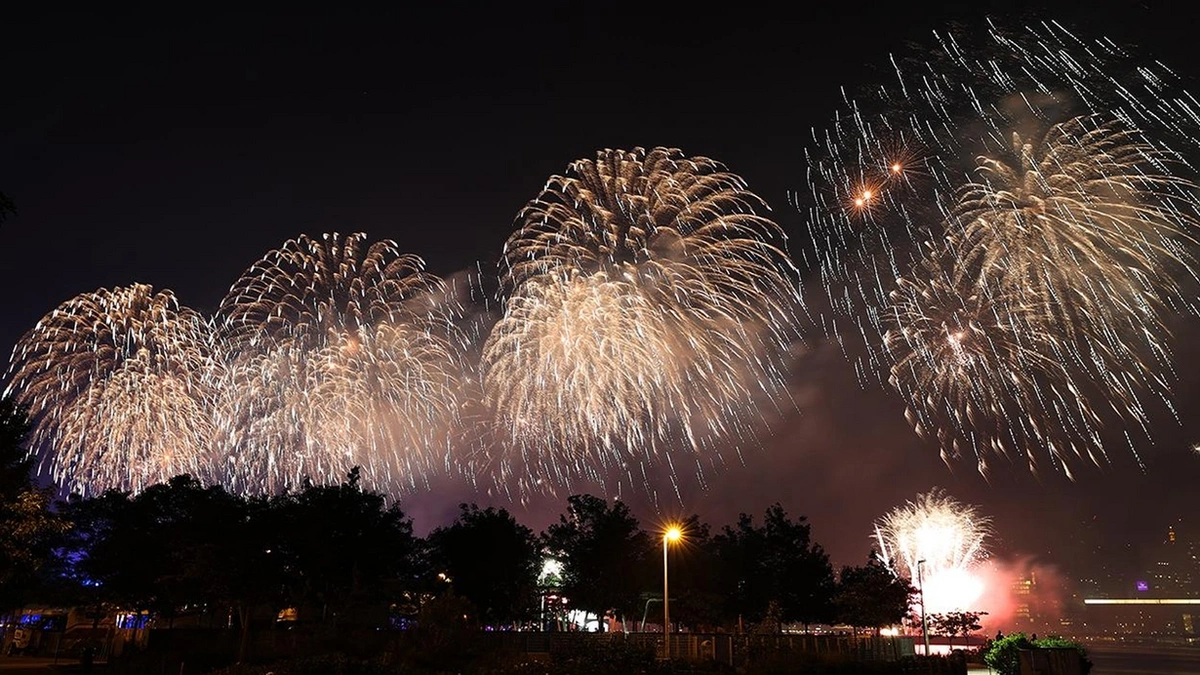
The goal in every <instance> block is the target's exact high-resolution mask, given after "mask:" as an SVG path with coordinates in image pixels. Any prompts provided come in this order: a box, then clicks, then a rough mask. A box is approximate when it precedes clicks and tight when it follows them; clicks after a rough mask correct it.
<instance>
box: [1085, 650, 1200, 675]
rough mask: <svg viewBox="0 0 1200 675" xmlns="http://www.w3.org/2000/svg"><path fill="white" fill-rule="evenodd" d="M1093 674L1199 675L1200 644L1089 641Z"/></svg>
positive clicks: (1089, 654)
mask: <svg viewBox="0 0 1200 675" xmlns="http://www.w3.org/2000/svg"><path fill="white" fill-rule="evenodd" d="M1087 650H1088V656H1089V657H1090V658H1091V660H1092V663H1093V664H1095V665H1094V667H1093V668H1092V672H1091V675H1200V646H1196V645H1192V646H1175V645H1151V644H1131V645H1124V644H1113V643H1104V644H1098V645H1091V644H1088V645H1087Z"/></svg>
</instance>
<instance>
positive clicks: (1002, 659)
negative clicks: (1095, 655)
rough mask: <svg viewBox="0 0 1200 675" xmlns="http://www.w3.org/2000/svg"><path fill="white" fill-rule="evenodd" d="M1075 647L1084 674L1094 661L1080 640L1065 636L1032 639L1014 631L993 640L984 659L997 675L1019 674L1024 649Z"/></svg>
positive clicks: (1085, 674)
mask: <svg viewBox="0 0 1200 675" xmlns="http://www.w3.org/2000/svg"><path fill="white" fill-rule="evenodd" d="M1037 648H1043V649H1056V648H1057V649H1062V648H1067V649H1074V650H1076V651H1077V652H1079V665H1080V671H1079V672H1081V673H1083V674H1084V675H1087V673H1088V672H1089V671H1090V670H1091V669H1092V662H1091V661H1090V660H1088V658H1087V650H1085V649H1084V648H1083V647H1082V646H1081V645H1080V644H1079V643H1078V642H1074V641H1072V640H1068V639H1066V638H1063V637H1058V636H1051V637H1047V638H1042V639H1040V640H1036V641H1031V640H1030V639H1029V638H1027V637H1025V634H1024V633H1013V634H1012V635H1006V636H1004V637H1002V638H1000V639H999V640H996V641H994V642H992V645H991V647H990V648H989V649H988V650H987V653H985V654H984V655H983V660H984V662H985V663H987V664H988V667H989V668H991V669H992V670H994V671H996V673H997V675H1017V674H1018V673H1020V672H1021V656H1020V654H1021V650H1023V649H1037Z"/></svg>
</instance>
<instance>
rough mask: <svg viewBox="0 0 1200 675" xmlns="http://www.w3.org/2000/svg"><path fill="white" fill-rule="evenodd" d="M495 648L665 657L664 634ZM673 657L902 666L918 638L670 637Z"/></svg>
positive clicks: (501, 640) (575, 637)
mask: <svg viewBox="0 0 1200 675" xmlns="http://www.w3.org/2000/svg"><path fill="white" fill-rule="evenodd" d="M484 635H485V636H486V638H485V640H486V641H487V642H489V643H491V644H492V645H494V646H496V647H500V648H503V649H508V650H510V651H517V652H524V653H526V654H565V653H569V652H571V651H577V650H580V649H586V648H589V647H600V646H603V645H608V644H612V643H614V642H617V641H623V642H625V643H626V644H631V645H634V646H637V647H641V648H644V649H646V650H648V651H653V652H654V653H656V654H658V655H659V657H660V658H661V657H663V656H664V654H665V652H664V650H663V634H662V633H577V632H549V633H541V632H496V633H485V634H484ZM668 637H669V640H670V657H671V658H673V659H683V660H690V661H720V662H723V663H728V664H730V665H738V664H740V663H743V662H744V661H745V659H746V658H747V657H748V656H749V655H750V654H753V653H755V652H773V651H791V652H798V653H809V654H835V655H842V656H845V657H846V658H848V659H852V660H856V661H898V660H900V659H902V658H904V657H906V656H913V654H914V650H913V638H911V637H891V636H845V635H793V634H774V635H749V634H743V635H736V634H732V633H671V634H670V635H669V636H668Z"/></svg>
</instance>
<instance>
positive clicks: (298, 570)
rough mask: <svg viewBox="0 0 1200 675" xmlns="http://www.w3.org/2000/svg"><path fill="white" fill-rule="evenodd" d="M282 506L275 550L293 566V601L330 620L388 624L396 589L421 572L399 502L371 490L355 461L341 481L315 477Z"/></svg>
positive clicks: (408, 523)
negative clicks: (389, 502)
mask: <svg viewBox="0 0 1200 675" xmlns="http://www.w3.org/2000/svg"><path fill="white" fill-rule="evenodd" d="M275 508H276V509H277V513H276V517H277V518H278V531H277V537H276V541H277V544H276V546H275V547H274V548H273V549H272V551H273V552H272V555H277V556H278V557H279V559H280V561H281V564H282V565H283V566H284V569H286V570H287V579H286V587H287V589H288V592H289V596H290V598H291V601H292V603H293V604H294V605H295V606H297V607H299V608H301V609H302V610H304V609H305V608H307V609H311V610H314V611H316V612H319V617H320V619H321V620H322V621H324V622H327V623H328V624H329V625H330V626H333V625H336V624H337V623H338V622H339V621H342V622H344V621H345V620H350V621H359V622H363V623H375V624H378V623H382V622H383V620H384V613H385V612H386V609H387V605H388V601H389V600H390V599H392V598H391V597H390V595H392V594H393V593H396V592H398V586H401V585H403V584H404V583H405V582H406V581H407V580H410V579H411V578H412V576H413V574H414V571H415V570H414V557H415V553H416V551H417V539H416V538H415V537H414V536H413V532H412V521H411V520H409V519H408V518H407V517H406V516H405V514H404V511H403V510H401V508H400V505H399V504H398V503H393V504H392V505H390V506H389V505H387V499H386V497H385V496H384V495H383V494H380V493H377V492H371V491H367V490H364V489H363V488H362V486H361V485H359V472H358V469H357V468H355V469H353V470H351V471H350V473H349V474H348V475H347V477H346V480H345V482H343V483H342V484H340V485H312V484H308V485H306V486H305V487H304V489H302V490H300V491H299V492H296V493H294V494H287V495H284V496H282V497H280V498H278V499H277V500H276V503H275Z"/></svg>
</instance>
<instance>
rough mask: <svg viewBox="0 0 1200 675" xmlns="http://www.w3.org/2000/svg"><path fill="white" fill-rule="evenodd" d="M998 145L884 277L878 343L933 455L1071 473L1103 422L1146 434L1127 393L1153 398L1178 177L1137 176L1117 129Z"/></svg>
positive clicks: (1132, 144)
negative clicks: (930, 235)
mask: <svg viewBox="0 0 1200 675" xmlns="http://www.w3.org/2000/svg"><path fill="white" fill-rule="evenodd" d="M1013 144H1014V145H1013V152H1012V156H1013V158H1014V162H1013V163H1012V164H1009V163H1006V162H1005V161H1003V160H1001V159H997V158H994V157H981V158H980V159H979V163H980V168H981V172H980V174H981V176H982V177H983V178H984V179H985V180H984V181H983V182H978V183H971V184H968V185H966V186H964V187H963V188H962V189H961V190H960V192H959V195H958V200H957V205H956V207H955V209H954V211H953V220H951V221H950V226H949V227H948V234H947V238H946V243H945V244H944V245H942V246H941V247H939V248H937V249H935V250H933V251H931V252H930V253H929V254H928V256H927V258H926V262H924V263H922V264H918V266H917V267H916V268H915V269H914V270H913V273H912V274H911V275H910V277H911V278H902V279H901V280H900V284H899V288H898V290H897V291H895V292H894V293H893V295H892V301H893V311H894V312H895V315H894V321H893V322H892V326H893V328H892V329H891V330H889V331H888V333H887V334H886V335H885V345H886V347H887V349H888V350H889V352H890V353H891V355H892V356H893V357H894V359H895V361H894V365H893V366H892V371H891V372H892V376H891V377H892V383H893V384H894V385H895V386H896V387H897V388H898V389H899V390H900V391H901V392H902V393H903V394H904V396H905V398H906V400H907V401H908V403H909V415H910V417H911V418H913V419H914V422H915V426H916V428H917V429H918V430H919V431H932V430H936V432H937V438H938V439H939V441H940V443H941V445H942V452H943V456H944V457H945V458H947V459H949V458H951V457H954V456H958V455H960V454H963V453H966V452H967V451H968V449H969V451H970V452H971V453H972V454H973V455H974V457H975V459H976V461H977V462H978V463H979V465H980V469H981V470H982V471H986V469H987V464H988V462H987V460H988V455H989V454H990V453H997V454H1001V455H1005V456H1010V455H1014V454H1017V455H1021V456H1023V457H1024V459H1025V461H1026V462H1027V463H1028V465H1029V466H1030V468H1032V469H1033V470H1035V471H1036V470H1037V469H1038V468H1039V465H1040V463H1041V461H1042V459H1043V458H1045V459H1046V460H1048V462H1049V463H1050V465H1051V466H1053V467H1055V468H1058V469H1061V470H1063V471H1065V472H1066V473H1067V475H1071V464H1072V462H1073V461H1074V460H1076V459H1077V458H1086V459H1087V460H1089V461H1091V462H1093V463H1097V464H1099V463H1102V462H1106V461H1107V459H1108V458H1107V456H1106V455H1105V454H1104V453H1105V449H1104V444H1103V442H1102V439H1101V436H1100V433H1099V429H1100V428H1101V427H1102V426H1103V425H1104V420H1105V419H1111V418H1113V417H1114V415H1115V418H1117V419H1124V420H1126V421H1127V422H1128V423H1130V424H1134V425H1136V426H1138V427H1140V429H1141V430H1142V433H1143V434H1145V435H1147V436H1148V435H1149V425H1150V422H1149V419H1148V417H1147V414H1146V411H1145V407H1144V405H1143V404H1142V403H1141V396H1142V395H1143V394H1145V393H1152V394H1154V395H1157V396H1159V397H1161V398H1163V400H1164V401H1167V400H1168V399H1167V394H1168V392H1169V382H1168V381H1167V379H1166V378H1164V377H1163V376H1162V375H1161V374H1160V373H1162V372H1164V371H1166V372H1170V369H1171V364H1170V355H1169V353H1168V351H1167V347H1166V344H1165V342H1164V336H1167V335H1169V330H1168V327H1167V326H1166V325H1165V324H1164V322H1163V319H1162V315H1163V314H1164V313H1165V309H1166V307H1165V306H1166V304H1167V303H1166V300H1165V298H1167V297H1170V296H1180V295H1182V293H1183V291H1182V289H1181V288H1180V286H1179V284H1178V283H1176V281H1175V279H1174V277H1175V276H1176V275H1178V274H1179V272H1180V271H1182V270H1183V269H1185V268H1186V265H1187V258H1185V257H1183V256H1182V255H1180V254H1178V253H1177V252H1178V251H1181V250H1182V247H1181V246H1180V244H1182V243H1188V235H1187V234H1186V233H1185V232H1184V231H1183V230H1182V227H1184V226H1189V227H1190V226H1194V224H1193V223H1190V222H1181V217H1180V215H1179V212H1178V211H1175V210H1173V208H1172V201H1171V194H1170V192H1169V188H1170V187H1173V186H1175V185H1177V184H1178V183H1179V182H1180V179H1178V178H1177V177H1174V176H1172V175H1169V174H1157V173H1153V169H1154V168H1155V167H1156V166H1165V165H1166V164H1167V161H1166V159H1165V158H1162V157H1160V155H1159V153H1157V152H1156V151H1155V150H1154V148H1152V147H1151V146H1148V145H1146V144H1145V143H1143V142H1141V141H1140V140H1138V138H1137V137H1136V135H1133V134H1130V133H1128V132H1126V131H1122V130H1121V129H1120V128H1119V125H1115V124H1112V123H1107V124H1096V123H1095V122H1094V120H1090V119H1083V118H1072V119H1071V120H1068V121H1067V122H1065V123H1063V124H1059V125H1055V126H1054V127H1052V128H1051V130H1050V132H1049V133H1048V135H1047V137H1046V139H1045V140H1044V141H1043V142H1042V143H1041V144H1039V145H1038V146H1037V147H1035V146H1034V145H1033V144H1029V143H1025V142H1023V140H1022V139H1021V138H1020V137H1019V136H1018V135H1015V134H1014V141H1013ZM935 260H936V261H937V262H931V261H935ZM948 350H958V351H960V352H963V353H966V354H969V355H970V358H961V357H958V358H956V356H955V355H954V354H951V353H949V351H948ZM1168 406H1169V401H1168ZM1104 409H1108V410H1109V411H1110V412H1111V413H1112V414H1111V415H1110V414H1108V413H1107V412H1105V411H1104ZM979 439H986V441H987V443H988V445H986V446H984V445H981V442H980V440H979ZM1038 448H1044V452H1039V451H1038Z"/></svg>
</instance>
